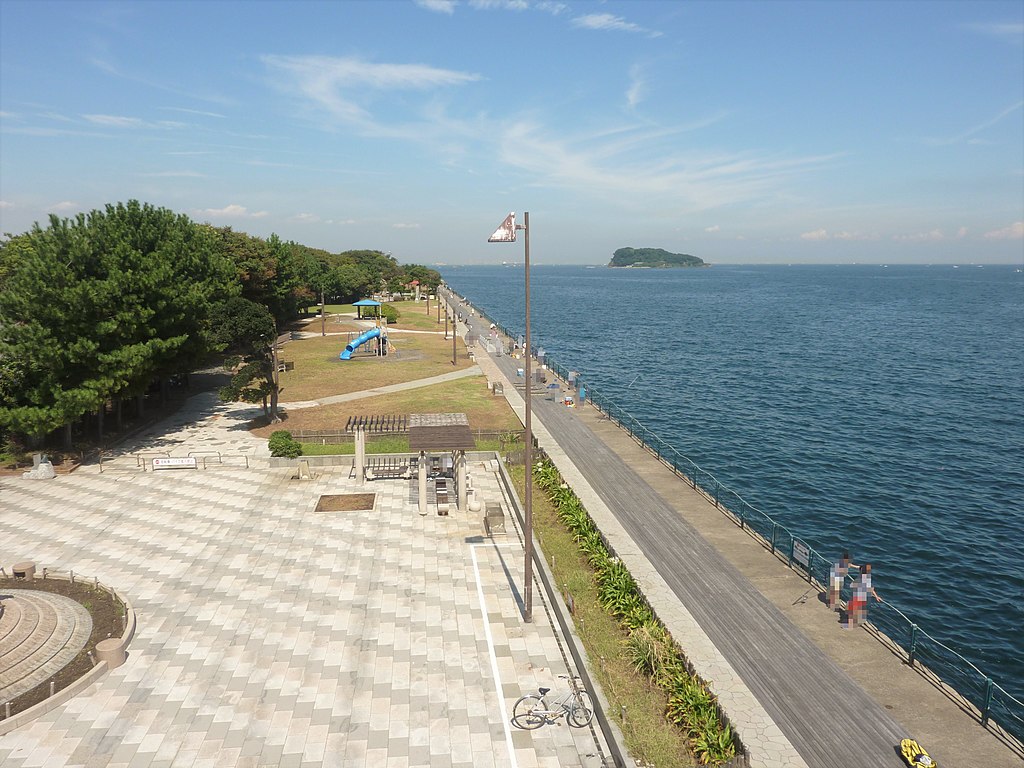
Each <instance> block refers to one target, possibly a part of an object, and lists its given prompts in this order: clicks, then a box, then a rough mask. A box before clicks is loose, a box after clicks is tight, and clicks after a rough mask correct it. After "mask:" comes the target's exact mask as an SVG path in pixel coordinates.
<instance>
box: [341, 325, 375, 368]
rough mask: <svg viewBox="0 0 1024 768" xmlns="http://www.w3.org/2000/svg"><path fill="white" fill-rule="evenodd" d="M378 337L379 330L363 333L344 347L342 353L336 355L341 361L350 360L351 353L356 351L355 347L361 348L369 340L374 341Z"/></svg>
mask: <svg viewBox="0 0 1024 768" xmlns="http://www.w3.org/2000/svg"><path fill="white" fill-rule="evenodd" d="M378 336H380V328H371V329H370V330H368V331H363V332H362V333H361V334H359V335H358V336H357V337H356V338H354V339H353V340H352V341H351V343H349V344H347V345H346V346H345V349H344V351H343V352H342V353H341V354H340V355H338V357H340V358H341V359H342V360H351V359H352V353H353V352H355V351H356V347H358V346H361V345H363V344H365V343H366V342H368V341H369V340H370V339H376V338H377V337H378Z"/></svg>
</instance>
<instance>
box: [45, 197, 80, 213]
mask: <svg viewBox="0 0 1024 768" xmlns="http://www.w3.org/2000/svg"><path fill="white" fill-rule="evenodd" d="M79 207H80V206H79V205H78V203H73V202H71V201H70V200H64V201H62V202H59V203H54V204H53V205H51V206H50V207H49V208H47V209H46V210H48V211H49V212H50V213H67V212H68V211H77V210H78V209H79Z"/></svg>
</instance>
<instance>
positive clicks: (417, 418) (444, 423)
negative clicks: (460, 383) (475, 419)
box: [409, 413, 476, 451]
mask: <svg viewBox="0 0 1024 768" xmlns="http://www.w3.org/2000/svg"><path fill="white" fill-rule="evenodd" d="M409 448H410V449H411V450H413V451H472V450H473V449H474V448H476V441H475V440H474V439H473V431H472V430H471V429H470V428H469V419H468V418H466V414H464V413H413V414H411V415H410V416H409Z"/></svg>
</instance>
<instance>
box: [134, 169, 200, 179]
mask: <svg viewBox="0 0 1024 768" xmlns="http://www.w3.org/2000/svg"><path fill="white" fill-rule="evenodd" d="M139 176H144V177H146V178H150V179H205V178H206V174H205V173H199V171H157V172H155V173H140V174H139Z"/></svg>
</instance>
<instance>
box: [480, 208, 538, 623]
mask: <svg viewBox="0 0 1024 768" xmlns="http://www.w3.org/2000/svg"><path fill="white" fill-rule="evenodd" d="M518 230H522V231H523V242H524V244H525V246H526V256H525V261H524V265H523V266H524V270H523V271H524V273H525V275H526V278H525V280H526V307H525V318H524V322H525V325H526V332H525V336H524V337H523V347H524V350H523V351H524V353H525V355H526V362H525V363H524V364H523V373H524V374H525V376H526V389H525V390H524V398H523V399H524V400H525V401H526V418H525V419H524V426H525V427H526V439H525V444H524V446H523V465H524V467H525V469H526V490H525V496H524V498H523V507H524V513H525V515H526V521H525V522H526V530H525V531H524V532H523V537H524V538H525V539H526V541H525V543H524V547H525V549H526V556H525V560H526V562H525V564H524V567H523V581H524V584H523V620H524V621H526V622H532V621H533V420H532V415H533V409H532V408H531V407H530V393H531V390H532V389H533V382H532V381H531V365H530V361H531V350H530V214H529V212H524V213H523V223H522V224H520V225H517V224H516V214H515V212H513V213H510V214H509V215H508V216H506V217H505V221H503V222H502V224H501V226H500V227H498V229H497V230H495V232H494V234H493V235H491V236H490V237H489V238H488V239H487V242H489V243H514V242H515V241H516V232H517V231H518Z"/></svg>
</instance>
